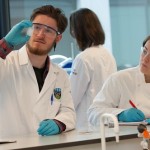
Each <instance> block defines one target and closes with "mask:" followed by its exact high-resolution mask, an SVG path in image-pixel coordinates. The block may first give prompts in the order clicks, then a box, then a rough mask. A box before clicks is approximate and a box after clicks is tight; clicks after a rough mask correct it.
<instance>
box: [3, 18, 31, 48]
mask: <svg viewBox="0 0 150 150" xmlns="http://www.w3.org/2000/svg"><path fill="white" fill-rule="evenodd" d="M31 26H32V22H31V21H29V20H23V21H21V22H20V23H18V24H16V25H15V26H13V28H12V29H11V30H10V31H9V33H8V34H7V35H6V36H5V37H4V39H5V41H6V42H7V43H8V44H10V45H11V46H16V45H19V44H23V43H25V42H27V41H28V40H29V38H30V37H29V36H28V35H27V34H23V33H22V31H23V29H25V28H29V27H31Z"/></svg>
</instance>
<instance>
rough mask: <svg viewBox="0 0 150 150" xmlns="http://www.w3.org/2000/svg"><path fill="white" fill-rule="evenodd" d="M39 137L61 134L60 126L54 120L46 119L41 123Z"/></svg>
mask: <svg viewBox="0 0 150 150" xmlns="http://www.w3.org/2000/svg"><path fill="white" fill-rule="evenodd" d="M37 132H38V134H39V135H46V136H49V135H54V134H58V133H59V126H58V125H57V123H56V122H55V121H54V120H51V119H46V120H43V121H42V122H40V126H39V128H38V130H37Z"/></svg>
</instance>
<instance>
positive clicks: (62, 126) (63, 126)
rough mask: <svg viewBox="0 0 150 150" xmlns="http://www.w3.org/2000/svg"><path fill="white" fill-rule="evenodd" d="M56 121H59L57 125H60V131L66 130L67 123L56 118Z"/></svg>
mask: <svg viewBox="0 0 150 150" xmlns="http://www.w3.org/2000/svg"><path fill="white" fill-rule="evenodd" d="M54 121H55V122H56V123H57V125H58V126H59V131H60V133H61V132H63V131H65V130H66V125H65V124H64V123H62V122H61V121H59V120H56V119H54Z"/></svg>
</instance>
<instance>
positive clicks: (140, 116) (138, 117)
mask: <svg viewBox="0 0 150 150" xmlns="http://www.w3.org/2000/svg"><path fill="white" fill-rule="evenodd" d="M144 119H145V115H144V113H143V112H142V111H141V110H139V109H137V108H129V109H127V110H125V111H123V112H121V113H120V114H118V121H123V122H139V121H143V120H144Z"/></svg>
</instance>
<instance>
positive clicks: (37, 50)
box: [27, 41, 56, 56]
mask: <svg viewBox="0 0 150 150" xmlns="http://www.w3.org/2000/svg"><path fill="white" fill-rule="evenodd" d="M55 45H56V42H55V41H54V42H53V43H52V45H51V46H50V47H48V48H47V49H44V50H41V49H40V48H34V47H33V46H32V45H31V44H30V43H29V42H27V48H28V50H29V52H30V53H31V54H34V55H38V56H43V55H47V54H48V53H49V52H50V51H51V50H52V48H53V47H55Z"/></svg>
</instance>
